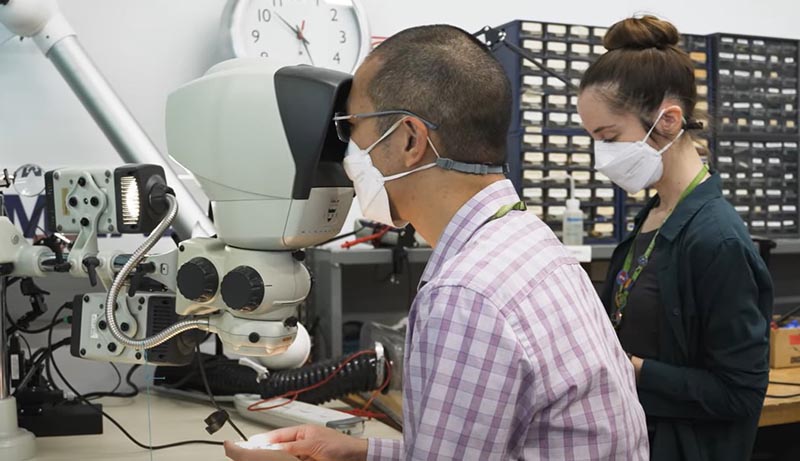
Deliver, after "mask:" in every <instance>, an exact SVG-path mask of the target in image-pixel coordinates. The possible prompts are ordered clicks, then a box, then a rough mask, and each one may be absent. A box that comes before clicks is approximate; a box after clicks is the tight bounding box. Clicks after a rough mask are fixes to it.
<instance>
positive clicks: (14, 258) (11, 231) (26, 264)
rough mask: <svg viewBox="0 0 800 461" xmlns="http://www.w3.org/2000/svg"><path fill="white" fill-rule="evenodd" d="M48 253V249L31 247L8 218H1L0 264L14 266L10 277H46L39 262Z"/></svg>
mask: <svg viewBox="0 0 800 461" xmlns="http://www.w3.org/2000/svg"><path fill="white" fill-rule="evenodd" d="M48 253H50V250H49V249H48V248H47V247H44V246H33V245H31V244H30V243H29V242H28V241H27V240H26V239H25V237H24V236H23V235H22V233H21V232H20V231H19V229H17V228H16V226H14V224H13V223H12V222H11V221H10V220H9V219H8V218H7V217H5V216H0V264H7V263H11V264H13V265H14V268H13V269H12V270H11V274H10V275H14V276H19V277H44V276H45V273H44V271H42V269H41V266H40V264H39V262H40V261H41V260H42V259H43V258H44V257H45V256H46V255H47V254H48Z"/></svg>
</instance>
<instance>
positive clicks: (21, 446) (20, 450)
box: [0, 397, 36, 461]
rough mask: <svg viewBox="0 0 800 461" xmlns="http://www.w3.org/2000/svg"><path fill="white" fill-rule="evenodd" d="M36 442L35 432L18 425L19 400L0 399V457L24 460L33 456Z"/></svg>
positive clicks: (18, 460)
mask: <svg viewBox="0 0 800 461" xmlns="http://www.w3.org/2000/svg"><path fill="white" fill-rule="evenodd" d="M35 453H36V443H35V439H34V436H33V434H31V433H30V432H28V431H26V430H25V429H20V428H19V426H17V401H16V399H14V398H13V397H9V398H7V399H2V400H0V459H2V460H3V461H23V460H26V459H31V458H33V455H34V454H35Z"/></svg>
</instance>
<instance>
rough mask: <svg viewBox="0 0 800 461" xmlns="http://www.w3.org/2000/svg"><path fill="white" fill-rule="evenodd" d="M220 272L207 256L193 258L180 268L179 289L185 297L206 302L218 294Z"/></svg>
mask: <svg viewBox="0 0 800 461" xmlns="http://www.w3.org/2000/svg"><path fill="white" fill-rule="evenodd" d="M218 286H219V274H218V273H217V268H216V267H214V264H212V263H211V261H209V260H208V259H206V258H201V257H198V258H192V259H190V260H189V261H188V262H186V264H184V265H183V266H181V268H180V269H178V290H179V291H180V292H181V295H183V297H184V298H186V299H189V300H192V301H196V302H200V303H202V302H206V301H209V300H211V298H213V297H214V295H216V294H217V287H218Z"/></svg>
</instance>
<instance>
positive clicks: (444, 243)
mask: <svg viewBox="0 0 800 461" xmlns="http://www.w3.org/2000/svg"><path fill="white" fill-rule="evenodd" d="M518 201H519V195H517V191H516V190H515V189H514V185H513V184H512V183H511V181H509V180H508V179H504V180H501V181H496V182H493V183H492V184H490V185H488V186H486V187H485V188H483V189H482V190H481V191H480V192H478V193H477V194H475V195H474V196H473V197H472V198H471V199H469V200H468V201H467V203H465V204H464V205H463V206H462V207H461V208H460V209H459V210H458V212H456V214H455V216H453V219H451V220H450V223H448V224H447V227H445V230H444V232H443V233H442V235H441V237H440V238H439V243H438V244H437V245H436V248H435V249H434V250H433V254H432V255H431V257H430V259H429V260H428V264H427V265H426V266H425V272H423V274H422V278H421V279H420V286H422V285H424V284H425V283H427V282H429V281H430V280H431V279H432V278H433V276H434V275H436V273H437V272H439V270H440V269H441V267H442V266H443V265H444V263H445V262H446V261H447V260H448V259H450V258H452V257H453V256H454V255H456V254H457V253H458V252H459V251H460V250H461V249H462V248H463V247H464V245H465V244H466V243H467V242H468V241H469V239H470V238H472V235H473V234H474V233H475V232H476V231H477V230H478V229H479V228H480V227H481V226H482V225H483V224H484V223H486V221H487V220H489V218H491V217H492V216H493V215H494V214H495V213H497V211H498V210H499V209H500V207H502V206H503V205H511V204H513V203H516V202H518Z"/></svg>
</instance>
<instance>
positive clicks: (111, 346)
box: [108, 343, 117, 352]
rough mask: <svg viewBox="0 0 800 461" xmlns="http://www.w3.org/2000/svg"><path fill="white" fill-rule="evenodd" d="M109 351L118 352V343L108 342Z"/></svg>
mask: <svg viewBox="0 0 800 461" xmlns="http://www.w3.org/2000/svg"><path fill="white" fill-rule="evenodd" d="M108 351H109V352H116V351H117V345H116V344H114V343H108Z"/></svg>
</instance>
